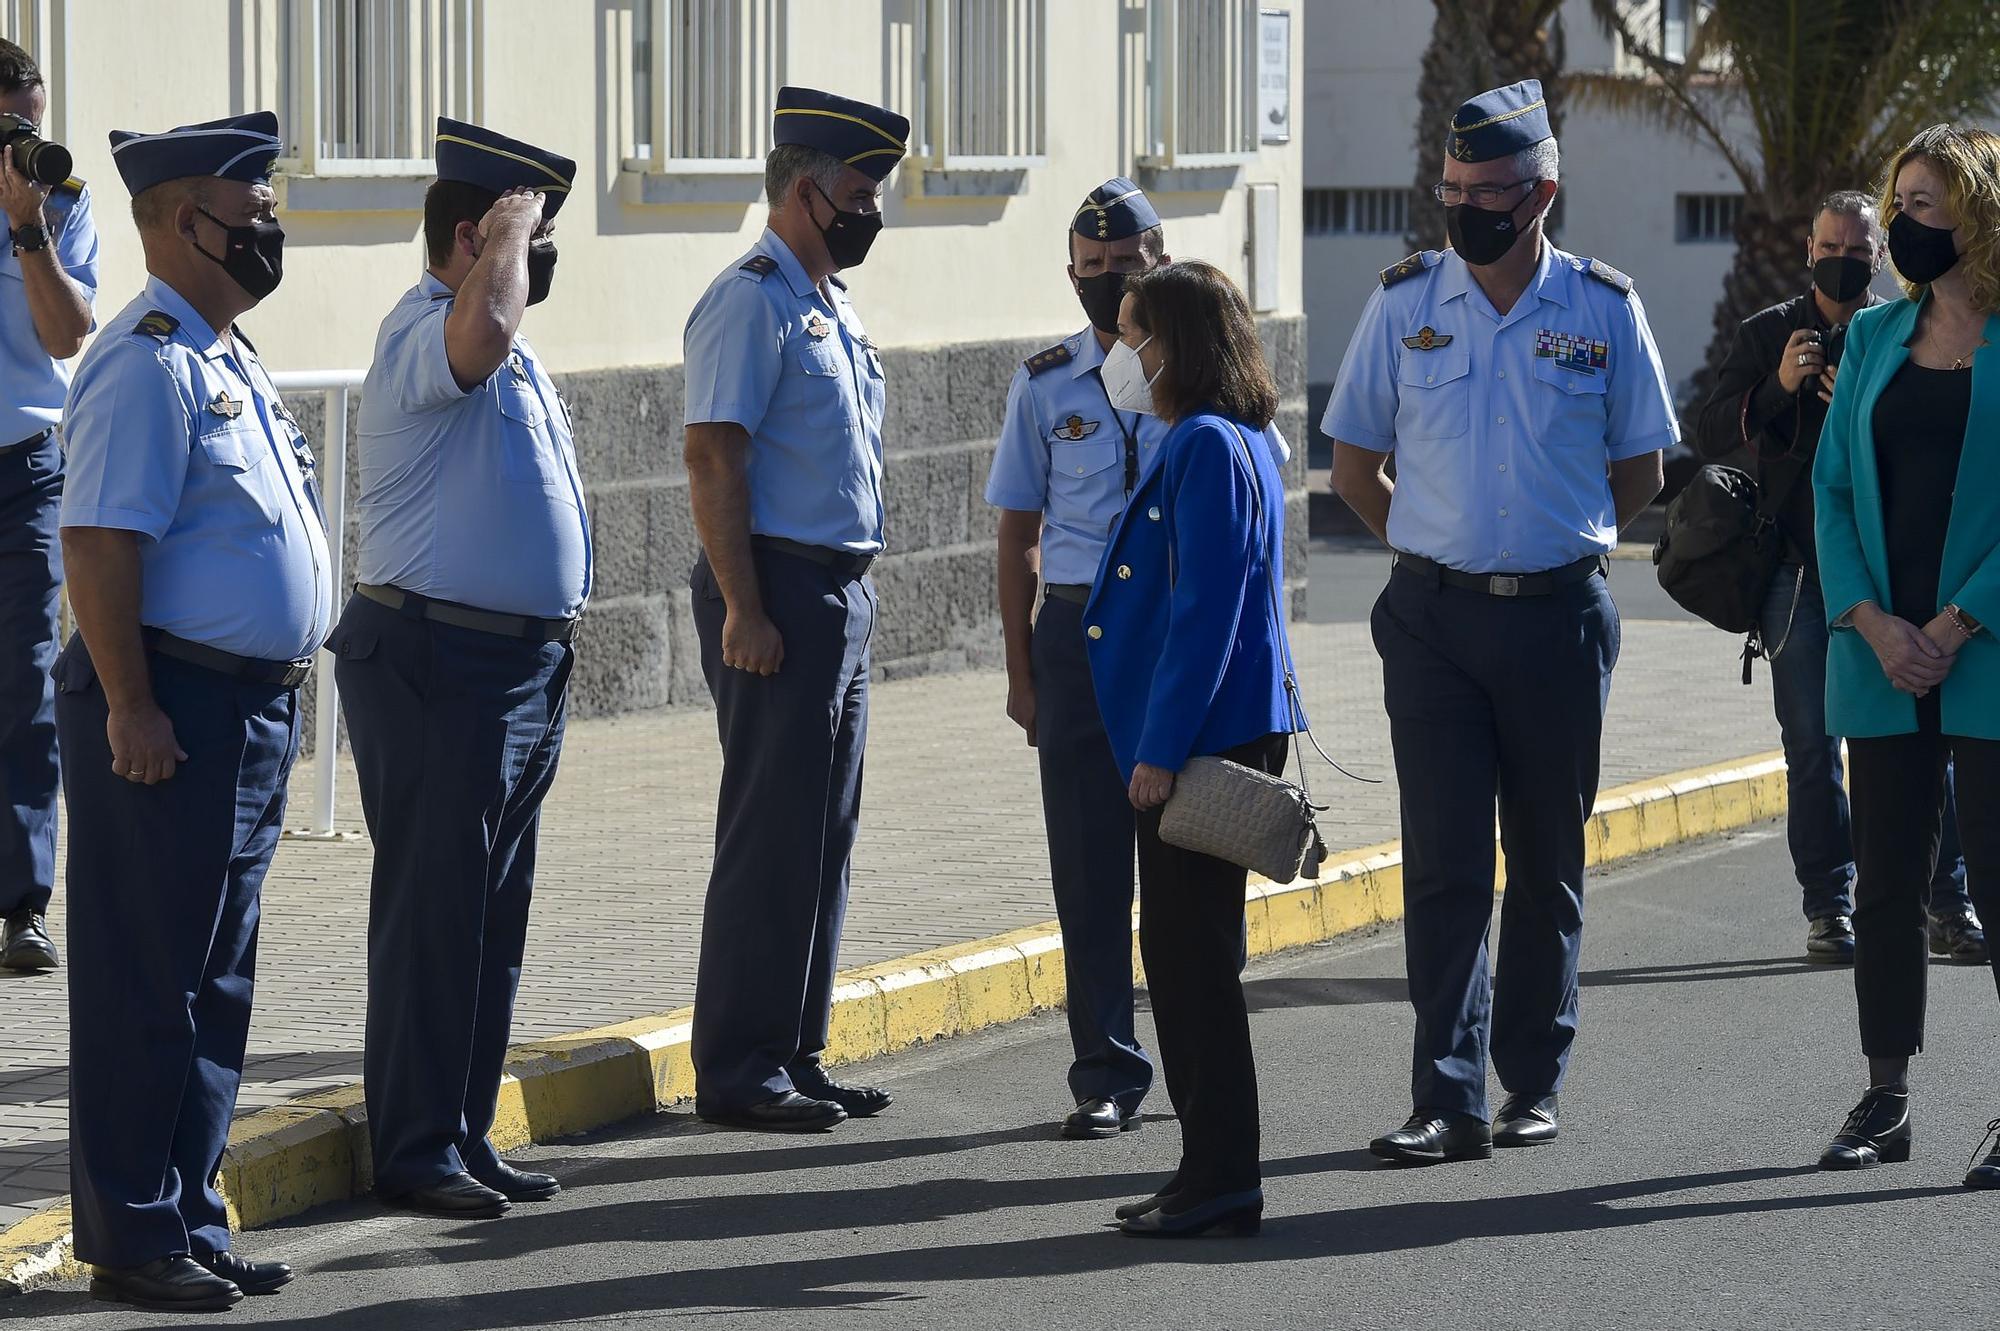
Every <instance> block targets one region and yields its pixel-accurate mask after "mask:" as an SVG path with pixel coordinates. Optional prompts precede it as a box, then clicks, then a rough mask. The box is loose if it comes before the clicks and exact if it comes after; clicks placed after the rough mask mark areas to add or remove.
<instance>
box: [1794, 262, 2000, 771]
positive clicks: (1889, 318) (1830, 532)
mask: <svg viewBox="0 0 2000 1331" xmlns="http://www.w3.org/2000/svg"><path fill="white" fill-rule="evenodd" d="M1917 309H1918V302H1916V301H1913V300H1899V301H1892V302H1890V303H1889V304H1886V305H1877V306H1875V307H1873V308H1871V309H1865V310H1862V311H1861V312H1860V313H1859V314H1857V315H1855V316H1854V322H1853V324H1852V325H1850V326H1849V328H1848V330H1847V348H1846V350H1845V352H1843V353H1842V355H1841V364H1840V377H1839V379H1838V380H1837V381H1836V384H1835V388H1834V393H1833V406H1832V407H1831V408H1830V409H1829V410H1828V412H1827V417H1826V427H1825V429H1824V430H1823V431H1822V432H1821V434H1820V440H1819V457H1818V460H1817V461H1816V462H1815V463H1814V464H1813V499H1814V502H1815V504H1816V506H1817V518H1816V521H1815V522H1814V531H1815V532H1816V533H1817V534H1818V537H1819V577H1820V587H1821V589H1822V590H1823V591H1824V592H1825V593H1826V613H1827V618H1828V620H1829V622H1830V623H1831V624H1832V625H1833V627H1834V632H1833V635H1832V641H1831V643H1830V644H1829V648H1828V653H1827V667H1826V728H1827V731H1828V732H1829V733H1830V734H1834V735H1842V736H1846V737H1848V738H1854V739H1859V738H1868V737H1873V736H1880V735H1907V734H1910V733H1911V732H1913V731H1915V730H1916V728H1917V703H1916V699H1915V698H1913V697H1911V696H1910V695H1909V694H1907V693H1903V692H1901V691H1899V690H1898V689H1897V688H1896V687H1895V686H1894V685H1893V684H1891V683H1890V682H1889V680H1888V677H1887V676H1885V675H1884V674H1883V673H1882V666H1881V663H1880V662H1879V661H1877V660H1876V658H1875V651H1874V649H1873V648H1871V647H1870V646H1869V645H1868V642H1867V639H1865V638H1863V637H1862V636H1861V635H1860V634H1859V633H1857V632H1855V631H1854V629H1852V628H1851V627H1845V626H1844V625H1843V621H1844V620H1845V618H1846V616H1847V614H1848V613H1849V612H1850V611H1852V610H1853V609H1854V608H1855V607H1856V606H1858V605H1860V604H1861V603H1862V602H1863V601H1873V602H1875V603H1876V604H1877V605H1879V606H1881V607H1882V608H1883V609H1885V610H1886V609H1888V608H1889V605H1890V600H1889V571H1888V570H1889V556H1888V539H1887V537H1886V535H1885V534H1884V532H1883V527H1882V485H1881V477H1880V476H1879V474H1878V473H1877V471H1876V467H1875V429H1874V417H1875V402H1876V400H1877V399H1878V398H1880V397H1881V396H1882V390H1883V389H1884V388H1886V387H1888V384H1889V380H1890V379H1891V378H1893V377H1894V376H1895V373H1896V371H1897V370H1898V369H1900V368H1901V367H1902V364H1903V362H1904V361H1906V360H1908V359H1909V357H1910V349H1909V346H1908V343H1909V340H1910V337H1911V335H1912V334H1913V333H1914V332H1915V331H1916V326H1917ZM1986 338H1987V342H1988V345H1987V346H1985V347H1982V348H1980V350H1979V351H1978V352H1977V353H1976V354H1975V355H1974V357H1973V360H1972V369H1971V371H1970V373H1971V375H1972V411H1971V413H1970V415H1969V416H1968V418H1967V420H1966V426H1965V453H1964V456H1963V458H1962V459H1961V460H1960V462H1959V467H1958V486H1957V489H1956V491H1955V497H1954V498H1953V500H1952V507H1951V523H1950V526H1949V527H1948V528H1947V529H1946V531H1945V545H1944V564H1943V566H1942V568H1941V570H1940V577H1939V579H1938V592H1939V594H1940V596H1942V597H1943V601H1942V602H1941V603H1940V604H1939V606H1938V607H1937V608H1938V609H1940V610H1942V609H1943V608H1944V605H1945V604H1956V605H1957V606H1958V607H1959V608H1960V609H1962V610H1964V611H1965V612H1966V613H1967V614H1969V615H1971V616H1972V617H1973V618H1975V619H1977V620H1979V621H1980V623H1981V624H1983V625H1986V626H1987V627H1986V628H1985V629H1984V630H1983V631H1982V632H1980V633H1979V634H1978V635H1977V636H1976V637H1974V638H1973V640H1972V641H1971V642H1968V643H1966V644H1965V646H1964V647H1962V648H1960V649H1959V659H1958V663H1957V664H1956V665H1954V666H1953V667H1952V671H1951V674H1950V675H1949V676H1947V677H1946V679H1945V682H1944V684H1943V685H1942V686H1941V688H1942V694H1943V696H1942V698H1941V699H1940V702H1941V705H1942V709H1943V719H1944V733H1946V734H1947V735H1962V736H1965V737H1967V738H1969V739H2000V639H1996V638H1995V636H1994V632H1993V630H1994V629H1995V628H2000V315H1995V316H1993V317H1992V318H1989V319H1988V320H1987V321H1986ZM1919 627H1922V626H1921V625H1919Z"/></svg>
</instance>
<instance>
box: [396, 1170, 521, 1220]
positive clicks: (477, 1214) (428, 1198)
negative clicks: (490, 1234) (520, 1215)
mask: <svg viewBox="0 0 2000 1331" xmlns="http://www.w3.org/2000/svg"><path fill="white" fill-rule="evenodd" d="M384 1200H386V1201H387V1202H388V1203H389V1205H391V1206H395V1207H399V1208H401V1209H402V1210H405V1211H415V1212H417V1213H419V1214H420V1215H441V1216H444V1217H446V1218H447V1219H451V1220H491V1219H493V1218H494V1217H495V1216H503V1215H506V1214H507V1209H508V1206H509V1205H510V1203H509V1202H508V1201H507V1197H506V1194H504V1193H501V1192H498V1191H496V1190H494V1189H492V1188H489V1187H487V1186H486V1185H485V1184H484V1183H481V1182H480V1181H479V1180H478V1179H476V1178H474V1177H472V1175H470V1174H467V1173H465V1172H463V1171H460V1172H459V1173H456V1174H447V1175H445V1176H444V1177H443V1178H441V1179H439V1180H438V1181H437V1182H435V1183H433V1184H431V1185H430V1186H428V1187H423V1188H414V1189H412V1190H411V1191H409V1192H405V1193H401V1194H399V1195H396V1196H392V1197H388V1198H385V1199H384Z"/></svg>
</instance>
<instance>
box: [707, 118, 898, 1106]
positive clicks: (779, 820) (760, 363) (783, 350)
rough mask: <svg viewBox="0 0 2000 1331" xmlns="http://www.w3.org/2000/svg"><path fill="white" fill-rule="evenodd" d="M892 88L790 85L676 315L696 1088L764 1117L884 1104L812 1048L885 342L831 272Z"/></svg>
mask: <svg viewBox="0 0 2000 1331" xmlns="http://www.w3.org/2000/svg"><path fill="white" fill-rule="evenodd" d="M909 132H910V122H909V121H907V120H905V119H904V118H903V117H902V116H899V115H897V114H895V113H894V112H893V111H888V110H884V109H883V108H882V107H879V106H870V105H869V104H867V103H865V102H856V101H850V100H849V99H847V98H845V97H836V96H834V95H833V94H831V93H824V92H817V91H814V90H813V89H810V88H782V89H780V90H779V92H778V105H777V111H776V114H775V116H774V118H773V123H772V135H771V139H772V142H773V143H774V144H775V145H776V146H775V147H773V148H772V150H771V152H770V155H769V156H768V157H767V158H766V159H765V163H764V193H765V196H766V198H767V200H768V201H769V203H770V206H771V215H770V222H769V225H768V227H767V228H766V230H765V232H764V234H763V236H762V237H761V238H760V239H759V240H758V241H757V243H756V245H754V246H753V247H751V250H750V252H749V253H748V254H746V255H744V256H743V258H742V259H741V260H739V261H738V262H737V263H735V264H733V265H731V266H730V268H729V269H727V270H726V271H725V272H723V274H722V275H721V276H720V277H718V278H716V280H715V281H714V283H713V284H712V285H710V287H709V288H708V291H707V292H706V294H704V295H703V296H702V298H701V300H700V302H699V303H698V304H696V306H695V307H694V313H693V314H692V315H690V316H689V318H688V324H687V334H686V348H687V350H686V361H687V366H686V378H687V444H686V449H687V466H688V489H689V492H690V497H691V499H692V501H693V504H694V518H695V526H696V528H697V529H698V531H699V532H700V535H701V546H702V553H701V557H700V558H699V559H698V560H697V561H696V562H695V566H694V571H693V573H692V574H691V576H690V587H691V589H692V592H693V597H694V621H695V629H696V631H697V632H698V633H699V634H700V637H701V667H702V673H703V674H704V675H705V676H707V679H708V690H709V693H710V695H711V696H712V697H713V698H714V699H715V714H716V727H717V730H718V732H719V734H720V736H721V740H722V790H721V797H720V808H719V811H718V812H717V815H716V828H715V865H714V869H713V872H712V873H711V875H710V877H709V881H708V903H707V908H706V910H705V912H704V914H703V917H702V930H701V971H700V976H699V979H698V981H697V983H696V988H695V1005H694V1042H693V1049H692V1053H693V1056H694V1067H695V1108H696V1110H697V1112H699V1113H700V1114H701V1116H702V1117H703V1118H705V1119H707V1120H709V1121H710V1122H714V1123H725V1124H730V1125H734V1126H738V1127H747V1128H762V1129H766V1130H771V1131H789V1132H810V1131H817V1130H820V1129H825V1128H831V1127H833V1126H835V1125H836V1124H838V1123H840V1122H842V1121H843V1120H845V1119H846V1118H847V1117H848V1116H849V1115H857V1116H859V1115H867V1114H874V1113H878V1112H880V1111H881V1110H882V1109H883V1108H885V1107H886V1106H887V1105H888V1103H889V1096H888V1095H887V1093H885V1092H883V1091H880V1090H876V1089H873V1088H871V1087H866V1086H844V1085H842V1084H840V1083H839V1082H836V1081H834V1080H833V1079H832V1078H830V1077H829V1076H828V1075H827V1074H826V1071H825V1069H824V1068H823V1067H822V1066H821V1063H820V1057H821V1054H822V1053H823V1052H824V1050H825V1049H826V1038H827V1021H828V1017H829V1015H830V1013H831V1011H832V999H833V976H834V967H835V960H836V957H837V955H838V953H839V950H840V928H841V923H842V921H843V919H844V918H845V916H846V914H847V884H848V860H849V858H850V856H851V855H852V853H853V850H854V837H855V832H856V829H857V827H858V826H859V817H860V803H861V751H862V747H863V745H864V743H865V742H866V739H867V733H868V642H869V638H870V637H871V636H872V634H873V632H874V629H875V610H876V600H875V584H874V582H873V581H872V580H870V578H869V577H868V568H869V565H871V564H872V563H874V561H875V557H876V556H877V555H878V554H879V553H881V550H882V358H881V355H880V353H879V352H878V351H877V350H876V347H875V343H874V342H873V341H872V340H871V339H870V338H869V336H868V333H867V331H866V330H865V329H864V328H863V327H862V326H861V319H860V316H859V315H857V314H856V313H855V312H854V306H853V304H852V303H851V302H850V301H849V300H848V297H847V287H846V284H845V283H843V282H842V281H841V280H840V278H839V277H838V276H837V274H838V273H840V272H841V271H842V270H844V269H849V268H853V267H855V266H856V265H858V264H859V263H860V262H861V261H862V260H863V259H865V258H866V257H867V256H868V250H869V247H870V245H872V244H873V243H874V240H875V237H876V235H877V233H878V232H880V230H881V229H882V210H881V195H882V182H883V180H884V179H886V178H887V176H888V175H889V173H890V172H891V171H893V170H894V169H895V167H896V163H898V162H900V161H901V160H902V159H903V155H904V153H905V152H906V151H907V150H908V147H907V145H908V140H909Z"/></svg>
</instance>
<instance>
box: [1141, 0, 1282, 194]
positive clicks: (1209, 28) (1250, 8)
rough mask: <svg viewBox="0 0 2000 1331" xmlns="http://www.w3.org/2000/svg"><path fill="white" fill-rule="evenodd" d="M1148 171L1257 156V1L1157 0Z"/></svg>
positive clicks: (1150, 48)
mask: <svg viewBox="0 0 2000 1331" xmlns="http://www.w3.org/2000/svg"><path fill="white" fill-rule="evenodd" d="M1146 50H1147V64H1148V66H1149V70H1148V89H1149V96H1150V106H1149V114H1148V120H1149V122H1150V125H1151V131H1150V134H1149V135H1148V137H1149V138H1150V140H1151V150H1150V151H1149V152H1148V153H1147V154H1146V155H1145V162H1146V164H1147V165H1148V166H1156V167H1170V168H1171V167H1206V166H1234V165H1237V164H1239V163H1242V162H1248V161H1251V160H1253V159H1254V158H1255V157H1256V156H1257V0H1150V3H1149V4H1148V5H1147V6H1146Z"/></svg>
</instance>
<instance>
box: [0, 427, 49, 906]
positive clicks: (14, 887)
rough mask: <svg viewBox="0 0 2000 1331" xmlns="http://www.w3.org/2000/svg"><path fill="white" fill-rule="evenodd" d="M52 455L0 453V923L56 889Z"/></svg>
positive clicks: (45, 444)
mask: <svg viewBox="0 0 2000 1331" xmlns="http://www.w3.org/2000/svg"><path fill="white" fill-rule="evenodd" d="M61 509H62V447H61V445H60V444H58V443H57V442H56V437H55V435H54V434H50V435H48V436H47V437H46V438H44V439H43V440H42V441H41V442H40V443H37V444H32V445H27V446H24V447H18V448H10V449H8V450H7V451H6V452H0V916H6V915H11V914H13V913H14V912H15V911H18V910H36V911H46V910H47V909H48V908H49V894H50V892H51V891H53V889H54V887H55V881H56V786H57V781H56V703H55V686H54V683H53V682H52V681H51V680H50V678H49V669H50V667H51V666H52V665H53V664H54V663H55V659H56V613H57V604H58V600H59V597H58V596H57V589H58V588H59V587H61V585H62V542H61V541H60V540H59V539H58V537H57V532H56V522H57V518H58V517H59V515H60V512H61Z"/></svg>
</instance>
